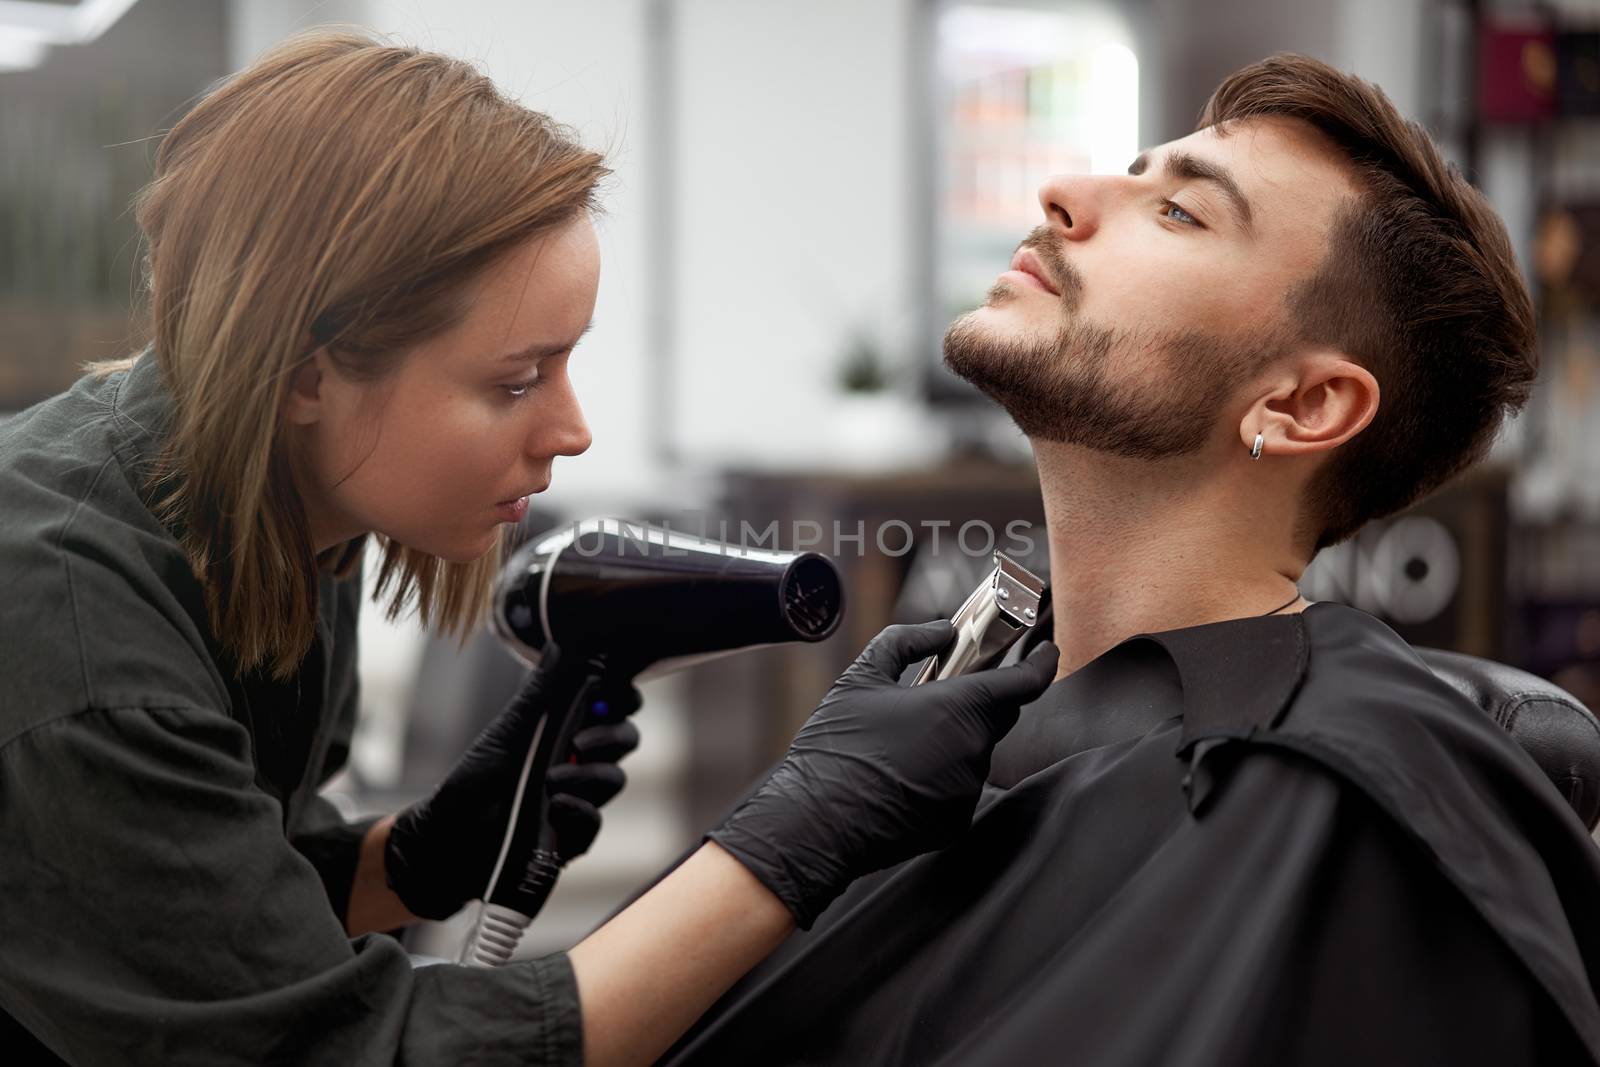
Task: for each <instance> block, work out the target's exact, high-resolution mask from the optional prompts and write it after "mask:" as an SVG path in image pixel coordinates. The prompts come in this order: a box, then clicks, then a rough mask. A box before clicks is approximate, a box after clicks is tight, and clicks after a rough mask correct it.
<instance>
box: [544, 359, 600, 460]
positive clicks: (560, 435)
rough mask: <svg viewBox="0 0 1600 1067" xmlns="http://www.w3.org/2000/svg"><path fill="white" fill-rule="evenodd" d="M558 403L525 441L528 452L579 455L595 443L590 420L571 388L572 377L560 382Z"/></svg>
mask: <svg viewBox="0 0 1600 1067" xmlns="http://www.w3.org/2000/svg"><path fill="white" fill-rule="evenodd" d="M560 396H561V402H560V403H559V404H557V405H555V406H554V408H553V410H552V411H550V412H549V413H548V417H547V418H546V419H545V420H544V422H543V425H541V426H539V427H538V428H537V429H535V430H534V433H533V436H532V438H530V440H529V442H528V451H529V452H533V453H538V454H542V455H546V456H548V455H552V454H554V455H557V456H581V455H583V453H585V452H587V451H588V450H589V446H590V445H591V444H593V443H594V435H593V434H591V433H590V432H589V423H588V421H587V420H585V419H584V417H583V408H582V407H580V406H579V405H578V395H577V393H575V392H574V391H573V389H572V381H571V379H567V378H563V380H562V382H561V393H560Z"/></svg>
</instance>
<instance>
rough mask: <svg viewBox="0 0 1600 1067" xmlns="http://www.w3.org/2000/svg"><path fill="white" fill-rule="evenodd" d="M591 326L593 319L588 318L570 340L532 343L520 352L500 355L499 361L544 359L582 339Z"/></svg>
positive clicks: (563, 350)
mask: <svg viewBox="0 0 1600 1067" xmlns="http://www.w3.org/2000/svg"><path fill="white" fill-rule="evenodd" d="M593 328H594V320H593V319H590V320H589V325H587V326H585V327H584V328H583V329H581V330H579V331H578V336H576V337H574V338H573V339H572V340H570V341H555V342H552V343H550V344H543V345H534V346H533V347H532V348H524V349H523V350H522V351H521V352H512V353H510V354H509V355H505V356H501V357H500V362H502V363H530V362H532V361H534V360H538V359H545V358H547V357H549V356H555V355H559V354H561V353H562V352H565V351H566V350H567V349H569V348H571V347H573V346H574V345H576V344H577V343H578V342H579V341H581V340H583V335H584V334H586V333H588V332H589V331H590V330H592V329H593Z"/></svg>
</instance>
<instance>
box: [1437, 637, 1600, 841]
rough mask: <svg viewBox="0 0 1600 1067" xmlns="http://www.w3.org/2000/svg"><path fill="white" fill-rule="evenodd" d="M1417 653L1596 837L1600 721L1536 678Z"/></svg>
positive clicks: (1451, 655)
mask: <svg viewBox="0 0 1600 1067" xmlns="http://www.w3.org/2000/svg"><path fill="white" fill-rule="evenodd" d="M1416 652H1417V655H1419V656H1421V657H1422V662H1424V663H1426V664H1427V665H1428V668H1429V669H1430V670H1432V671H1433V673H1434V674H1436V675H1438V676H1439V677H1440V678H1441V679H1442V680H1444V681H1445V682H1446V683H1448V684H1449V685H1450V686H1452V687H1453V688H1454V689H1456V690H1457V691H1458V692H1460V693H1461V694H1463V695H1464V696H1465V697H1466V698H1467V699H1468V700H1470V701H1472V702H1473V703H1474V704H1476V705H1478V707H1480V708H1482V709H1483V710H1484V711H1485V712H1486V713H1487V714H1488V715H1489V717H1490V718H1492V719H1493V720H1494V721H1495V722H1497V723H1499V724H1500V725H1501V726H1503V727H1505V729H1506V731H1507V732H1509V733H1510V734H1511V736H1512V737H1513V738H1514V739H1515V740H1516V742H1517V744H1519V745H1521V746H1522V748H1523V750H1524V751H1526V752H1527V753H1528V755H1530V756H1532V757H1533V761H1534V762H1535V763H1537V764H1538V765H1539V769H1540V770H1542V771H1544V773H1545V774H1546V775H1547V776H1548V777H1549V779H1550V781H1551V782H1552V783H1554V785H1555V787H1556V790H1557V791H1558V792H1559V793H1560V794H1561V795H1562V796H1564V797H1566V798H1567V803H1568V804H1571V805H1572V810H1573V811H1575V812H1577V813H1578V818H1580V819H1582V820H1583V825H1584V826H1586V827H1588V828H1589V831H1590V832H1591V833H1592V832H1593V831H1594V828H1595V826H1596V824H1600V721H1597V720H1596V719H1595V716H1594V713H1593V712H1591V711H1590V710H1589V709H1588V708H1586V707H1584V706H1583V705H1582V704H1581V703H1579V702H1578V699H1577V698H1576V697H1574V696H1573V695H1572V694H1571V693H1569V692H1567V691H1566V690H1565V689H1562V688H1561V687H1560V686H1558V685H1555V684H1554V683H1552V682H1548V681H1546V680H1545V679H1543V678H1540V677H1539V676H1538V675H1536V674H1529V673H1528V672H1527V671H1521V670H1517V669H1516V668H1515V667H1507V666H1505V665H1504V664H1501V663H1495V662H1493V661H1491V660H1486V659H1480V658H1478V657H1477V656H1468V655H1465V654H1463V653H1460V652H1445V651H1442V650H1440V649H1437V648H1419V649H1417V650H1416Z"/></svg>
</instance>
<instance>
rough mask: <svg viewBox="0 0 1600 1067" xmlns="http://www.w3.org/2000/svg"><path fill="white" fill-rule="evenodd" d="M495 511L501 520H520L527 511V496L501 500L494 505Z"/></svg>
mask: <svg viewBox="0 0 1600 1067" xmlns="http://www.w3.org/2000/svg"><path fill="white" fill-rule="evenodd" d="M494 509H495V513H496V514H498V515H499V516H500V521H501V522H521V521H522V517H523V516H524V515H526V514H527V513H528V498H527V497H521V498H519V499H517V500H508V501H503V502H501V503H499V504H496V505H495V506H494Z"/></svg>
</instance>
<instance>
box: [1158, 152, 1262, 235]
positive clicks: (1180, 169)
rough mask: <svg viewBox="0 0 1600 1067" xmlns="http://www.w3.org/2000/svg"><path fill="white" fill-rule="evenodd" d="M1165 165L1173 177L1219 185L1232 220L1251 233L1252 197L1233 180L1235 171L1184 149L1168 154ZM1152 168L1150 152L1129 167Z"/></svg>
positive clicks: (1252, 218)
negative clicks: (1150, 166) (1246, 194)
mask: <svg viewBox="0 0 1600 1067" xmlns="http://www.w3.org/2000/svg"><path fill="white" fill-rule="evenodd" d="M1163 162H1164V163H1165V165H1166V172H1167V173H1168V174H1169V175H1171V176H1172V177H1174V178H1185V179H1189V180H1192V181H1202V182H1210V183H1211V184H1212V185H1214V186H1216V187H1217V190H1218V191H1219V192H1221V193H1222V195H1223V197H1224V198H1225V199H1226V200H1227V201H1228V206H1229V207H1230V208H1232V209H1233V217H1234V220H1235V221H1236V222H1238V224H1239V228H1240V229H1242V230H1244V231H1245V232H1246V233H1250V232H1251V227H1252V224H1253V222H1254V216H1253V215H1252V214H1251V212H1250V198H1249V197H1247V196H1245V195H1244V190H1243V189H1241V188H1239V183H1238V182H1237V181H1235V180H1234V177H1233V174H1232V172H1230V171H1229V170H1228V168H1227V167H1224V166H1222V165H1221V164H1219V163H1212V162H1211V161H1210V160H1206V159H1201V158H1200V157H1199V156H1197V155H1193V154H1192V153H1189V152H1185V151H1182V150H1181V149H1174V150H1172V151H1170V152H1168V153H1167V154H1166V158H1165V160H1164V161H1163ZM1149 165H1150V153H1149V152H1140V153H1139V158H1138V159H1135V160H1134V161H1133V162H1132V163H1130V164H1128V173H1129V174H1134V175H1138V174H1143V173H1144V172H1145V169H1146V168H1147V167H1149Z"/></svg>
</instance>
